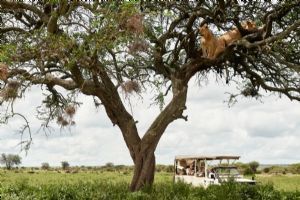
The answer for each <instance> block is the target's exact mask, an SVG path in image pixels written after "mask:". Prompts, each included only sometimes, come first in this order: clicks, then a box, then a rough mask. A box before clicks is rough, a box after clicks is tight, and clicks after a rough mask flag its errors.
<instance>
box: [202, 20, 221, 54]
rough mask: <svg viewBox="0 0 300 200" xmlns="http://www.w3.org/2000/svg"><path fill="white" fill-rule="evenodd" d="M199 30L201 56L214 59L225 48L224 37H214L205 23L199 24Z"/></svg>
mask: <svg viewBox="0 0 300 200" xmlns="http://www.w3.org/2000/svg"><path fill="white" fill-rule="evenodd" d="M199 32H200V35H201V47H202V53H203V57H206V58H209V59H215V58H216V57H217V56H218V55H220V53H222V52H223V51H224V50H225V40H224V38H217V37H215V36H214V34H213V33H212V31H211V30H210V29H209V28H208V25H207V24H204V25H203V26H201V27H200V28H199Z"/></svg>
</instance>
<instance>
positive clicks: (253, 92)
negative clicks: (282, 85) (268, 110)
mask: <svg viewBox="0 0 300 200" xmlns="http://www.w3.org/2000/svg"><path fill="white" fill-rule="evenodd" d="M241 94H242V95H244V96H245V97H259V93H258V90H257V89H256V88H254V87H253V86H250V85H247V86H246V88H245V89H244V90H243V91H242V92H241Z"/></svg>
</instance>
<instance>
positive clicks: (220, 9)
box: [0, 0, 300, 191]
mask: <svg viewBox="0 0 300 200" xmlns="http://www.w3.org/2000/svg"><path fill="white" fill-rule="evenodd" d="M55 2H56V3H55ZM299 3H300V1H299V0H283V1H277V3H274V2H273V3H272V2H271V1H254V2H252V1H237V0H220V1H214V0H210V1H197V2H189V1H179V2H177V1H170V2H168V1H167V2H148V1H140V2H138V3H133V2H126V1H115V2H110V3H105V2H102V1H101V2H100V1H93V3H85V2H82V1H73V2H68V1H65V0H63V1H51V2H50V1H49V2H47V1H39V2H38V3H34V2H30V3H29V2H14V1H0V6H1V7H0V9H1V11H0V17H1V28H0V38H1V54H0V59H1V67H0V70H1V73H0V75H1V76H0V77H1V80H2V82H3V83H4V86H3V87H2V89H1V98H2V102H5V104H4V103H3V105H7V104H9V105H13V102H14V101H15V100H16V99H17V98H18V97H21V96H22V95H23V94H24V93H25V92H26V91H28V89H29V88H30V87H31V86H32V85H40V86H41V89H42V90H44V91H48V93H46V94H45V95H46V96H45V99H44V101H43V102H42V106H39V107H38V108H39V109H38V114H39V115H38V116H39V117H40V118H41V119H43V120H44V122H43V126H44V127H47V126H48V123H49V121H51V120H57V122H58V123H59V124H60V125H61V126H67V125H72V124H73V123H74V122H73V121H72V117H73V115H74V114H75V112H76V109H77V106H78V104H77V103H78V102H76V96H77V94H78V93H81V94H84V95H89V96H92V97H93V98H94V101H95V105H96V106H99V105H101V106H103V107H104V108H105V111H106V113H107V116H108V117H109V119H110V120H111V122H112V124H113V125H116V126H118V127H119V128H120V130H121V133H122V136H123V138H124V141H125V143H126V145H127V147H128V150H129V152H130V155H131V158H132V160H133V162H134V166H135V167H134V175H133V179H132V182H131V185H130V189H131V190H133V191H134V190H138V189H140V188H141V187H142V186H143V185H145V184H152V183H153V179H154V169H155V155H154V152H155V149H156V146H157V144H158V142H159V140H160V138H161V136H162V134H163V133H164V132H165V130H166V128H167V127H168V125H169V124H170V123H171V122H173V121H174V120H176V119H179V118H182V119H185V120H187V117H186V116H184V115H183V111H184V110H185V109H186V99H187V91H188V83H189V81H190V80H191V78H192V77H194V76H195V75H199V76H205V75H207V74H208V73H214V74H216V76H217V77H219V78H220V79H223V80H224V81H225V82H226V83H230V82H233V81H235V82H236V81H237V82H238V83H240V85H241V87H240V88H241V91H240V92H241V93H240V94H241V95H244V96H247V97H258V96H259V92H260V91H261V90H265V91H271V92H275V93H277V94H279V95H280V94H284V95H286V96H287V97H288V98H290V99H291V100H300V95H299V94H300V82H299V72H300V67H299V57H300V53H299V26H300V20H299ZM244 20H255V22H256V24H257V28H256V29H254V30H246V29H244V28H243V26H241V23H242V22H243V21H244ZM205 23H207V24H208V25H209V27H214V28H213V30H215V31H214V34H215V35H216V34H220V33H221V32H225V31H228V30H230V29H231V28H232V27H233V26H236V27H237V28H238V30H239V31H240V33H241V35H242V38H241V39H240V40H238V41H236V42H234V43H233V44H230V45H228V46H227V47H226V49H225V51H224V52H223V53H222V54H221V55H220V56H218V58H216V59H213V60H212V59H207V58H204V57H203V56H202V52H201V44H199V42H198V41H200V36H199V34H198V27H199V26H200V25H203V24H205ZM149 87H157V88H158V89H159V90H158V91H159V92H158V95H157V98H156V100H157V101H158V102H160V103H162V101H163V99H164V95H166V94H168V93H169V94H170V93H171V100H170V101H169V102H166V105H165V106H164V105H163V104H161V112H160V113H159V114H158V115H157V117H156V118H155V119H154V120H153V122H152V124H151V125H150V127H149V128H148V130H147V131H146V132H145V133H143V134H141V135H143V136H142V137H140V136H139V134H138V129H137V126H136V123H137V120H135V119H134V117H133V115H132V114H131V113H130V111H128V108H126V106H125V104H124V99H122V98H121V95H120V94H121V92H125V93H126V94H128V95H130V94H131V93H134V92H137V93H140V95H142V94H143V92H147V88H149ZM58 88H63V89H65V90H66V92H64V93H61V92H60V91H61V89H59V90H58ZM237 96H238V94H236V95H232V96H231V98H230V100H231V101H232V102H233V101H234V99H235V98H236V97H237ZM12 107H13V106H11V108H12ZM15 114H16V113H15V112H14V110H8V112H7V113H6V116H14V115H15ZM4 119H5V120H4V122H7V120H6V119H8V118H7V117H6V118H4ZM26 128H28V126H27V125H26V126H25V128H24V130H29V129H26Z"/></svg>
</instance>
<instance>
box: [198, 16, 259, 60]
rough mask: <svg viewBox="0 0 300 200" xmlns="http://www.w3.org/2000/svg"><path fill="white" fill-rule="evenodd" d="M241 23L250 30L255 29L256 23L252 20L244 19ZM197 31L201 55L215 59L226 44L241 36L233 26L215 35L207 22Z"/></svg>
mask: <svg viewBox="0 0 300 200" xmlns="http://www.w3.org/2000/svg"><path fill="white" fill-rule="evenodd" d="M241 25H242V27H243V28H244V29H246V30H250V31H251V30H254V29H256V24H255V22H253V21H245V22H243V23H242V24H241ZM199 33H200V35H201V40H200V42H201V47H202V54H203V57H205V58H209V59H215V58H216V57H218V56H219V55H220V54H221V53H222V52H224V50H225V47H226V46H228V45H230V44H232V43H233V42H235V41H236V40H239V39H241V38H242V35H241V33H240V31H239V30H238V28H234V29H232V30H230V31H228V32H226V33H224V34H223V35H221V36H220V37H215V36H214V34H213V33H212V31H211V30H210V29H209V28H208V25H207V24H204V25H203V26H201V27H200V28H199Z"/></svg>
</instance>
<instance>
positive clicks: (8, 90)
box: [0, 81, 21, 101]
mask: <svg viewBox="0 0 300 200" xmlns="http://www.w3.org/2000/svg"><path fill="white" fill-rule="evenodd" d="M20 86H21V84H20V83H19V82H18V81H9V82H8V83H7V85H6V86H5V87H4V88H3V89H2V90H1V91H0V97H2V99H3V101H9V100H14V99H16V98H17V97H18V91H19V88H20Z"/></svg>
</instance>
